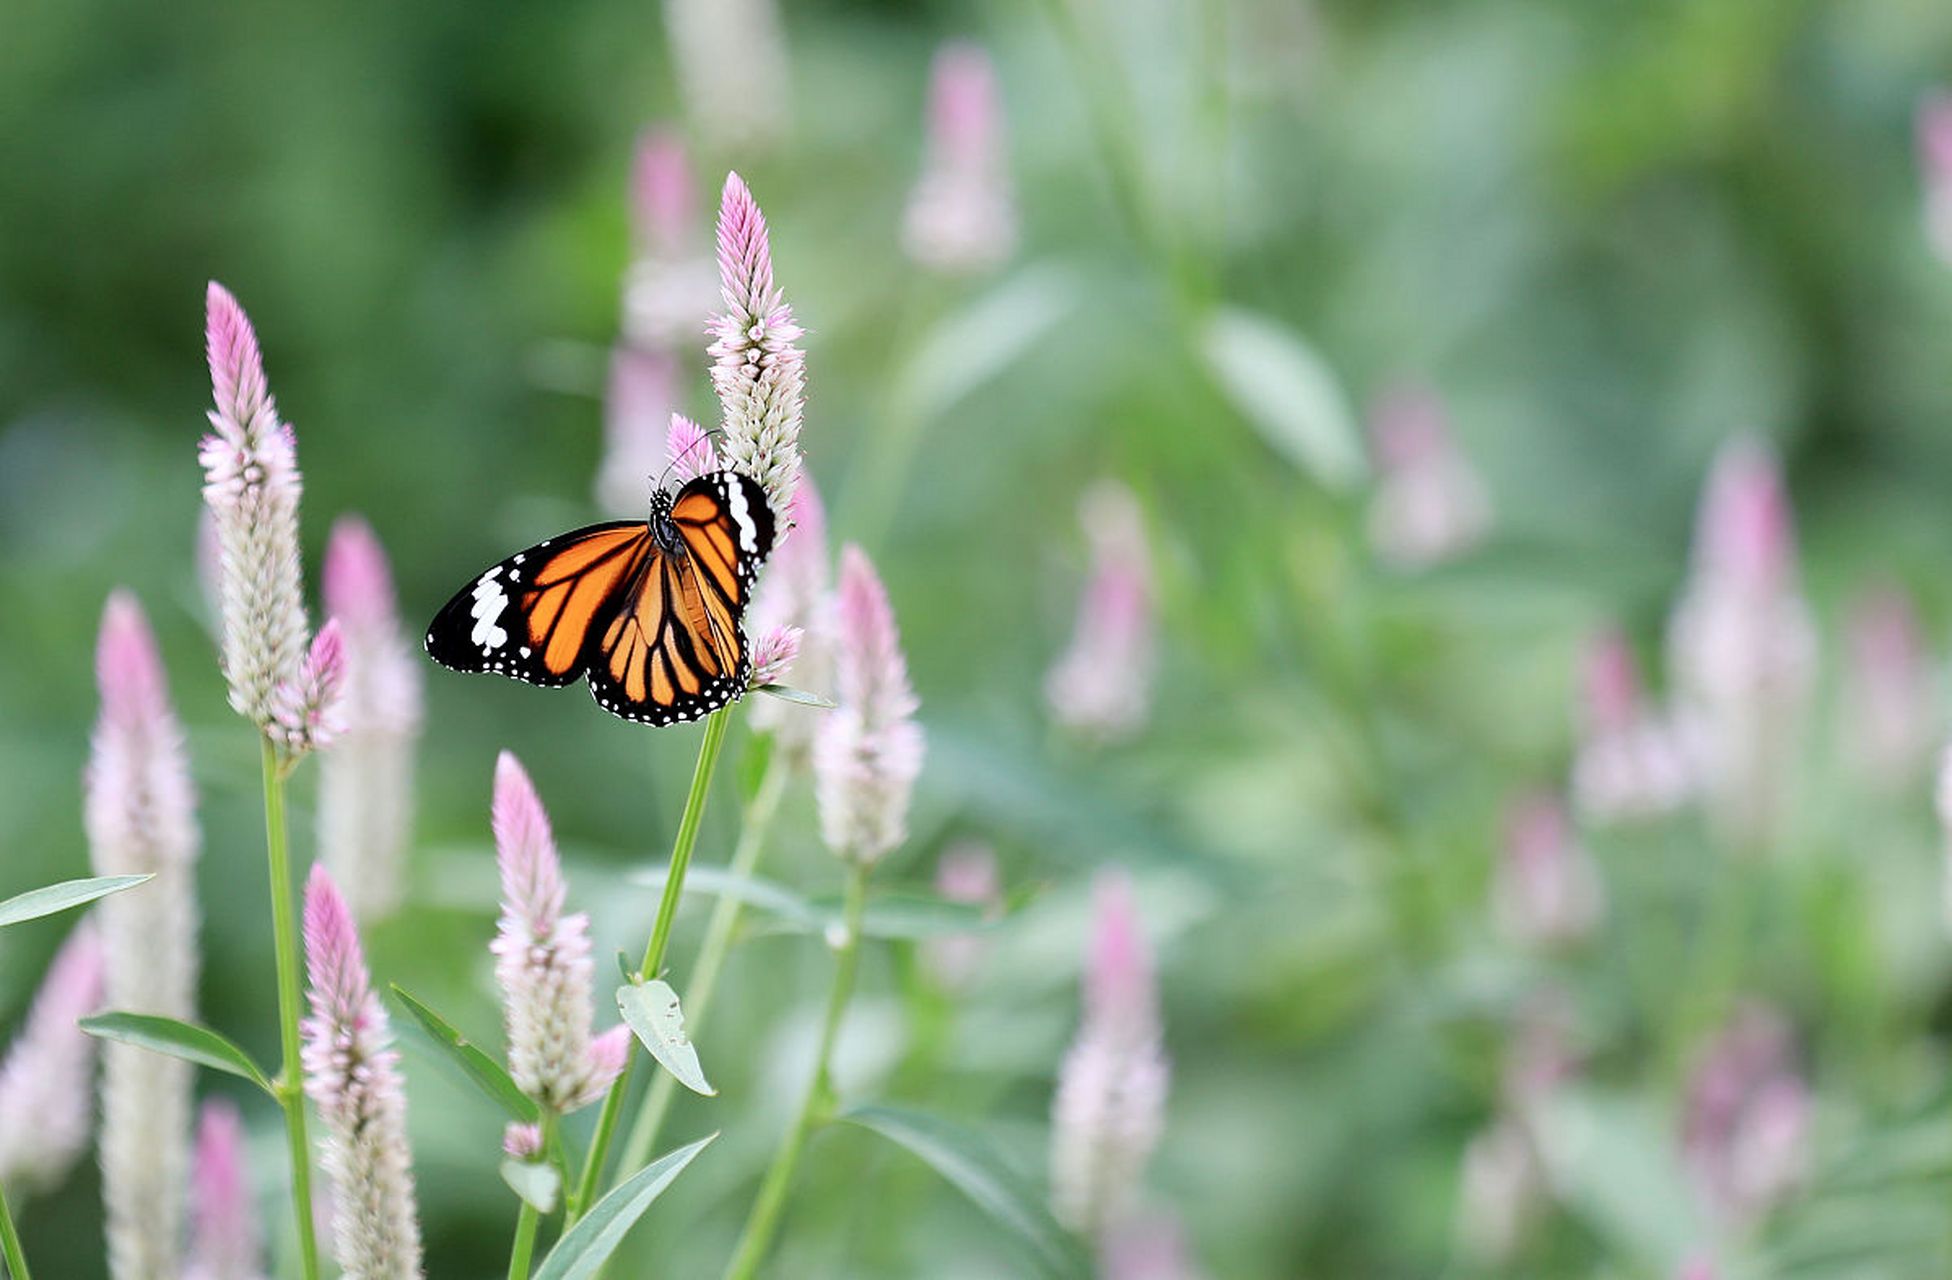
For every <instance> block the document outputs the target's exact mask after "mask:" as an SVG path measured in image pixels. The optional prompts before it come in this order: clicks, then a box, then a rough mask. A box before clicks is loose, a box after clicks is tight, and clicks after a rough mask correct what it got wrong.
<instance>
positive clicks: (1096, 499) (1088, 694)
mask: <svg viewBox="0 0 1952 1280" xmlns="http://www.w3.org/2000/svg"><path fill="white" fill-rule="evenodd" d="M1078 520H1079V523H1080V524H1081V525H1082V526H1083V527H1084V533H1085V538H1086V540H1087V541H1088V542H1089V543H1090V544H1091V577H1090V579H1089V581H1087V583H1086V584H1085V589H1084V593H1083V594H1082V596H1081V597H1080V598H1079V600H1078V617H1077V623H1076V627H1075V629H1074V630H1073V632H1072V634H1071V645H1070V647H1069V648H1068V649H1066V650H1065V651H1064V654H1063V656H1061V657H1060V658H1059V659H1058V660H1057V662H1056V664H1055V665H1054V666H1052V668H1051V670H1050V673H1049V674H1048V675H1047V676H1046V677H1045V679H1044V696H1045V698H1046V699H1047V700H1048V701H1049V703H1050V707H1051V712H1052V714H1053V715H1054V716H1055V717H1056V718H1057V721H1058V723H1059V724H1062V725H1063V726H1064V727H1065V728H1067V729H1070V730H1072V731H1074V732H1076V733H1079V734H1083V735H1085V736H1088V737H1091V738H1094V739H1097V740H1100V741H1109V740H1112V739H1116V738H1124V737H1129V736H1130V735H1131V734H1133V733H1135V732H1137V731H1138V729H1139V728H1140V727H1141V726H1142V725H1143V724H1144V723H1145V720H1146V713H1147V711H1148V709H1149V708H1150V705H1151V702H1152V677H1153V671H1154V668H1155V666H1156V665H1157V657H1156V654H1155V650H1156V648H1157V640H1156V637H1155V632H1156V630H1157V623H1156V620H1155V617H1154V610H1153V602H1152V556H1151V553H1150V551H1148V549H1147V547H1146V539H1145V521H1144V518H1143V517H1142V516H1141V515H1140V512H1139V502H1138V499H1137V498H1135V497H1134V496H1133V495H1132V491H1131V490H1130V489H1127V488H1126V487H1125V486H1124V485H1122V484H1119V483H1117V482H1116V481H1112V480H1101V481H1099V482H1098V483H1097V484H1095V485H1093V486H1092V487H1091V488H1090V489H1089V490H1088V491H1087V492H1086V493H1085V495H1084V498H1083V499H1082V500H1081V501H1080V502H1079V504H1078Z"/></svg>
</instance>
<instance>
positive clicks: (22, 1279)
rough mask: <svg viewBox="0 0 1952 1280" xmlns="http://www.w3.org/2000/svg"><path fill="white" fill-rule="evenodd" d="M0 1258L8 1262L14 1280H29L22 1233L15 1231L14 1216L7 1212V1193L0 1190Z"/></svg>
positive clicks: (8, 1272) (9, 1273) (9, 1272)
mask: <svg viewBox="0 0 1952 1280" xmlns="http://www.w3.org/2000/svg"><path fill="white" fill-rule="evenodd" d="M0 1257H4V1258H5V1259H6V1260H7V1274H8V1275H10V1276H12V1277H13V1280H28V1277H27V1255H26V1254H25V1253H23V1252H22V1251H21V1248H20V1233H19V1232H18V1231H16V1230H14V1215H13V1214H12V1213H10V1212H8V1210H7V1193H6V1191H5V1190H4V1189H0Z"/></svg>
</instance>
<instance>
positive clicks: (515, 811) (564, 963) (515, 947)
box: [490, 751, 629, 1113]
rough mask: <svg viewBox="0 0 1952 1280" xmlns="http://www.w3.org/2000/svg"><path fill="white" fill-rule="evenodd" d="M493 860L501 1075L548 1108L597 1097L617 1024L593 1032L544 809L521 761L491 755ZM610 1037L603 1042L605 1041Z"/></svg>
mask: <svg viewBox="0 0 1952 1280" xmlns="http://www.w3.org/2000/svg"><path fill="white" fill-rule="evenodd" d="M494 826H495V855H496V857H495V860H496V862H497V864H498V865H499V867H500V869H501V878H502V918H501V929H500V932H499V933H498V934H497V935H496V938H495V941H494V942H493V943H492V944H491V945H490V949H491V950H492V951H493V952H494V953H495V980H496V981H497V982H499V983H500V984H501V988H502V997H503V1001H504V1008H505V1013H506V1021H507V1027H508V1067H509V1074H510V1075H512V1076H514V1077H515V1083H516V1084H517V1085H519V1086H521V1089H522V1092H524V1093H526V1094H528V1095H529V1096H530V1097H532V1098H534V1099H535V1100H536V1101H537V1102H539V1103H541V1104H542V1105H543V1106H545V1107H549V1108H551V1109H553V1110H555V1111H557V1112H559V1113H560V1112H567V1111H573V1110H575V1109H576V1108H577V1107H580V1106H583V1105H584V1104H585V1103H588V1102H591V1101H593V1100H595V1099H596V1098H598V1097H601V1096H602V1094H603V1091H604V1090H606V1089H608V1088H609V1087H610V1081H611V1079H612V1078H613V1077H615V1075H616V1074H617V1072H618V1071H620V1070H622V1068H623V1056H624V1055H623V1053H622V1052H619V1050H620V1049H625V1050H627V1048H628V1044H627V1042H625V1041H623V1040H621V1039H619V1037H620V1036H621V1035H628V1034H629V1032H628V1030H627V1029H625V1028H622V1027H619V1028H616V1029H614V1030H613V1031H611V1032H610V1033H609V1034H608V1035H606V1036H603V1037H598V1038H597V1039H596V1040H595V1041H592V1039H591V1037H590V1021H591V1017H592V1014H593V1011H594V1001H593V997H592V995H591V975H592V966H591V963H590V937H589V918H588V917H587V916H584V915H581V914H578V915H569V916H566V915H564V914H563V898H564V894H565V889H564V886H563V872H562V864H561V862H560V861H559V860H558V859H557V857H556V838H555V836H554V834H553V833H552V832H551V831H550V829H549V815H548V813H547V812H546V811H545V810H544V809H543V807H542V800H541V798H540V797H539V796H537V795H536V793H535V786H534V784H532V783H531V782H530V781H529V775H528V774H526V773H524V772H523V770H522V766H521V764H520V762H518V761H517V760H516V759H515V757H514V756H513V755H511V754H509V753H508V752H506V751H504V752H502V754H501V757H500V758H499V759H498V760H496V762H495V804H494ZM613 1041H614V1042H615V1043H612V1042H613Z"/></svg>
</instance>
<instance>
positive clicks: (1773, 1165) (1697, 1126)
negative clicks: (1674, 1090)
mask: <svg viewBox="0 0 1952 1280" xmlns="http://www.w3.org/2000/svg"><path fill="white" fill-rule="evenodd" d="M1794 1056H1795V1055H1794V1044H1793V1042H1792V1036H1791V1032H1790V1028H1789V1025H1788V1024H1787V1023H1786V1022H1784V1021H1783V1019H1782V1017H1781V1016H1780V1015H1779V1014H1777V1013H1776V1012H1775V1011H1774V1010H1772V1009H1770V1008H1767V1007H1766V1006H1763V1005H1759V1004H1750V1005H1746V1006H1744V1007H1743V1008H1741V1009H1740V1010H1738V1011H1737V1012H1736V1014H1735V1016H1734V1017H1733V1018H1732V1019H1731V1020H1730V1021H1729V1023H1728V1025H1727V1026H1726V1027H1725V1028H1724V1029H1723V1030H1722V1032H1721V1033H1720V1034H1719V1035H1718V1036H1717V1037H1716V1038H1715V1040H1714V1041H1713V1042H1712V1043H1711V1044H1710V1045H1709V1047H1708V1050H1707V1052H1706V1053H1705V1054H1704V1055H1703V1056H1702V1058H1701V1060H1700V1061H1699V1062H1698V1063H1696V1065H1695V1068H1694V1071H1693V1074H1692V1075H1691V1077H1690V1079H1689V1082H1688V1090H1687V1103H1686V1110H1685V1114H1684V1117H1683V1124H1682V1134H1681V1141H1682V1150H1683V1153H1684V1155H1685V1157H1686V1160H1687V1163H1688V1166H1689V1168H1690V1170H1691V1171H1692V1172H1693V1174H1694V1178H1695V1183H1696V1188H1697V1190H1698V1192H1699V1194H1700V1195H1701V1198H1702V1200H1703V1202H1704V1203H1705V1205H1706V1207H1707V1208H1708V1209H1709V1210H1711V1211H1712V1212H1713V1213H1714V1214H1715V1215H1716V1216H1717V1217H1718V1218H1720V1219H1721V1220H1722V1221H1723V1222H1724V1223H1727V1224H1730V1225H1732V1226H1738V1227H1739V1226H1744V1225H1747V1224H1750V1223H1753V1222H1755V1221H1757V1220H1758V1219H1759V1218H1761V1217H1762V1215H1763V1214H1765V1213H1766V1212H1767V1211H1768V1210H1769V1209H1770V1208H1771V1207H1772V1206H1774V1205H1775V1204H1776V1203H1778V1202H1779V1201H1781V1200H1782V1199H1783V1198H1784V1197H1785V1196H1787V1195H1788V1194H1789V1193H1790V1192H1791V1191H1792V1190H1794V1189H1795V1187H1796V1185H1797V1184H1798V1183H1799V1182H1801V1181H1802V1179H1803V1177H1804V1176H1805V1175H1806V1174H1807V1172H1808V1170H1809V1163H1810V1149H1809V1138H1810V1126H1811V1102H1810V1095H1809V1089H1808V1086H1807V1085H1805V1084H1804V1082H1803V1079H1802V1077H1801V1075H1800V1074H1799V1073H1798V1071H1797V1069H1796V1065H1795V1061H1794Z"/></svg>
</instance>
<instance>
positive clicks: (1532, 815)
mask: <svg viewBox="0 0 1952 1280" xmlns="http://www.w3.org/2000/svg"><path fill="white" fill-rule="evenodd" d="M1492 904H1493V907H1494V909H1495V914H1496V917H1497V921H1498V924H1499V927H1500V928H1501V929H1502V930H1503V931H1504V933H1505V934H1506V936H1508V937H1510V938H1511V939H1512V940H1513V941H1515V942H1518V943H1520V944H1522V945H1526V946H1557V945H1564V944H1567V943H1572V942H1577V941H1579V940H1580V939H1581V938H1584V937H1586V936H1587V935H1588V934H1590V933H1591V932H1592V931H1593V926H1594V925H1595V924H1597V923H1598V922H1599V918H1600V914H1601V912H1602V911H1603V910H1604V907H1605V899H1604V897H1603V895H1602V890H1601V888H1600V878H1599V870H1598V868H1596V867H1595V866H1594V865H1593V859H1592V856H1591V855H1590V854H1588V853H1587V852H1586V849H1585V847H1584V846H1583V845H1581V844H1580V843H1579V837H1578V834H1577V833H1576V832H1575V831H1574V830H1573V826H1572V820H1571V818H1570V817H1568V815H1567V814H1566V809H1565V806H1564V805H1563V804H1561V803H1560V802H1559V800H1558V798H1557V797H1555V796H1549V795H1535V796H1530V797H1527V798H1526V799H1524V800H1522V801H1520V802H1519V803H1518V804H1517V805H1516V806H1515V807H1514V808H1513V810H1512V813H1511V815H1510V817H1509V819H1508V820H1507V825H1506V831H1505V844H1504V852H1503V856H1502V857H1501V858H1500V859H1499V862H1498V874H1497V878H1496V881H1495V883H1494V885H1493V900H1492Z"/></svg>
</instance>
